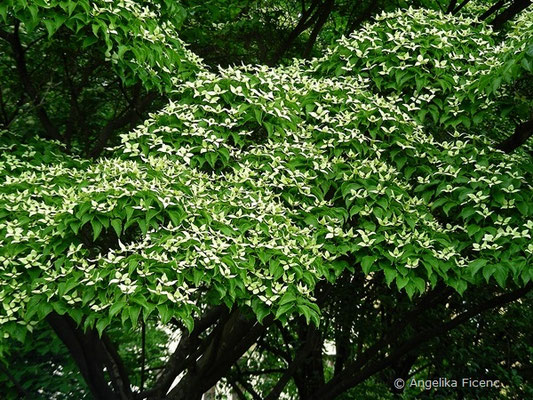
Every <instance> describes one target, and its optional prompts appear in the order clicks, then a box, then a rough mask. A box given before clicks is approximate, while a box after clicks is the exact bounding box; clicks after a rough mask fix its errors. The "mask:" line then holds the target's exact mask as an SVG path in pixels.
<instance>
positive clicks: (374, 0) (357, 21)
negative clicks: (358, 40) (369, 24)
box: [345, 0, 380, 35]
mask: <svg viewBox="0 0 533 400" xmlns="http://www.w3.org/2000/svg"><path fill="white" fill-rule="evenodd" d="M379 9H380V5H379V1H378V0H371V1H370V2H369V3H368V4H367V5H366V6H365V8H364V9H363V11H362V12H361V13H360V14H359V16H358V17H356V18H353V17H350V18H349V21H348V27H347V29H346V32H345V34H346V35H349V34H351V33H352V32H353V31H355V30H356V29H357V28H359V27H360V26H361V24H362V23H363V22H365V21H368V20H369V19H370V16H371V15H372V13H373V12H377V11H379ZM355 10H359V4H357V5H356V6H354V8H353V11H352V15H356V14H357V13H356V11H355Z"/></svg>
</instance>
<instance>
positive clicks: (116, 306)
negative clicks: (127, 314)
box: [109, 298, 126, 318]
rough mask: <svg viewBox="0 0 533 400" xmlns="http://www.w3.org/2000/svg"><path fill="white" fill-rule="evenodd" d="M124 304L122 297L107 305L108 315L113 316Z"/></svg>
mask: <svg viewBox="0 0 533 400" xmlns="http://www.w3.org/2000/svg"><path fill="white" fill-rule="evenodd" d="M125 305H126V300H124V299H123V298H122V299H119V300H118V301H116V302H115V303H114V304H113V305H112V306H111V307H109V316H110V317H111V318H113V317H114V316H115V315H117V314H118V312H119V311H120V310H122V309H123V308H124V306H125Z"/></svg>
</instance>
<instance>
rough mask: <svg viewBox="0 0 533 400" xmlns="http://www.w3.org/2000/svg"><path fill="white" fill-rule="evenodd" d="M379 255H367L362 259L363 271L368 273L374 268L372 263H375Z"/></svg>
mask: <svg viewBox="0 0 533 400" xmlns="http://www.w3.org/2000/svg"><path fill="white" fill-rule="evenodd" d="M376 259H377V257H375V256H365V257H363V259H362V260H361V267H362V268H363V272H364V273H365V274H366V275H368V273H369V272H370V269H371V268H372V265H373V264H374V261H376Z"/></svg>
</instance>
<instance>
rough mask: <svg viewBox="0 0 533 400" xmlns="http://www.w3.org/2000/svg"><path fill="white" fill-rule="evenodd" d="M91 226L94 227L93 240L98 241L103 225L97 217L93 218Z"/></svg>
mask: <svg viewBox="0 0 533 400" xmlns="http://www.w3.org/2000/svg"><path fill="white" fill-rule="evenodd" d="M91 226H92V228H93V241H96V239H98V236H100V232H102V228H103V226H102V224H101V223H100V222H99V221H98V220H97V219H92V220H91Z"/></svg>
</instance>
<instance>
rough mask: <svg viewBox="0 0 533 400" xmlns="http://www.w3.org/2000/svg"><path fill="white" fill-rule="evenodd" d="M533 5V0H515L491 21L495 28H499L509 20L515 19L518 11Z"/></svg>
mask: <svg viewBox="0 0 533 400" xmlns="http://www.w3.org/2000/svg"><path fill="white" fill-rule="evenodd" d="M530 5H531V0H515V1H514V2H513V3H512V4H511V5H510V6H509V7H507V8H506V9H505V10H504V11H503V12H502V13H500V14H499V15H498V16H497V17H496V18H494V20H493V21H492V22H491V25H492V27H493V28H494V29H496V30H498V29H501V27H502V26H503V25H504V24H505V23H506V22H507V21H510V20H511V19H513V18H514V17H515V16H516V15H517V14H518V13H520V12H521V11H522V10H524V9H526V8H527V7H529V6H530Z"/></svg>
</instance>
